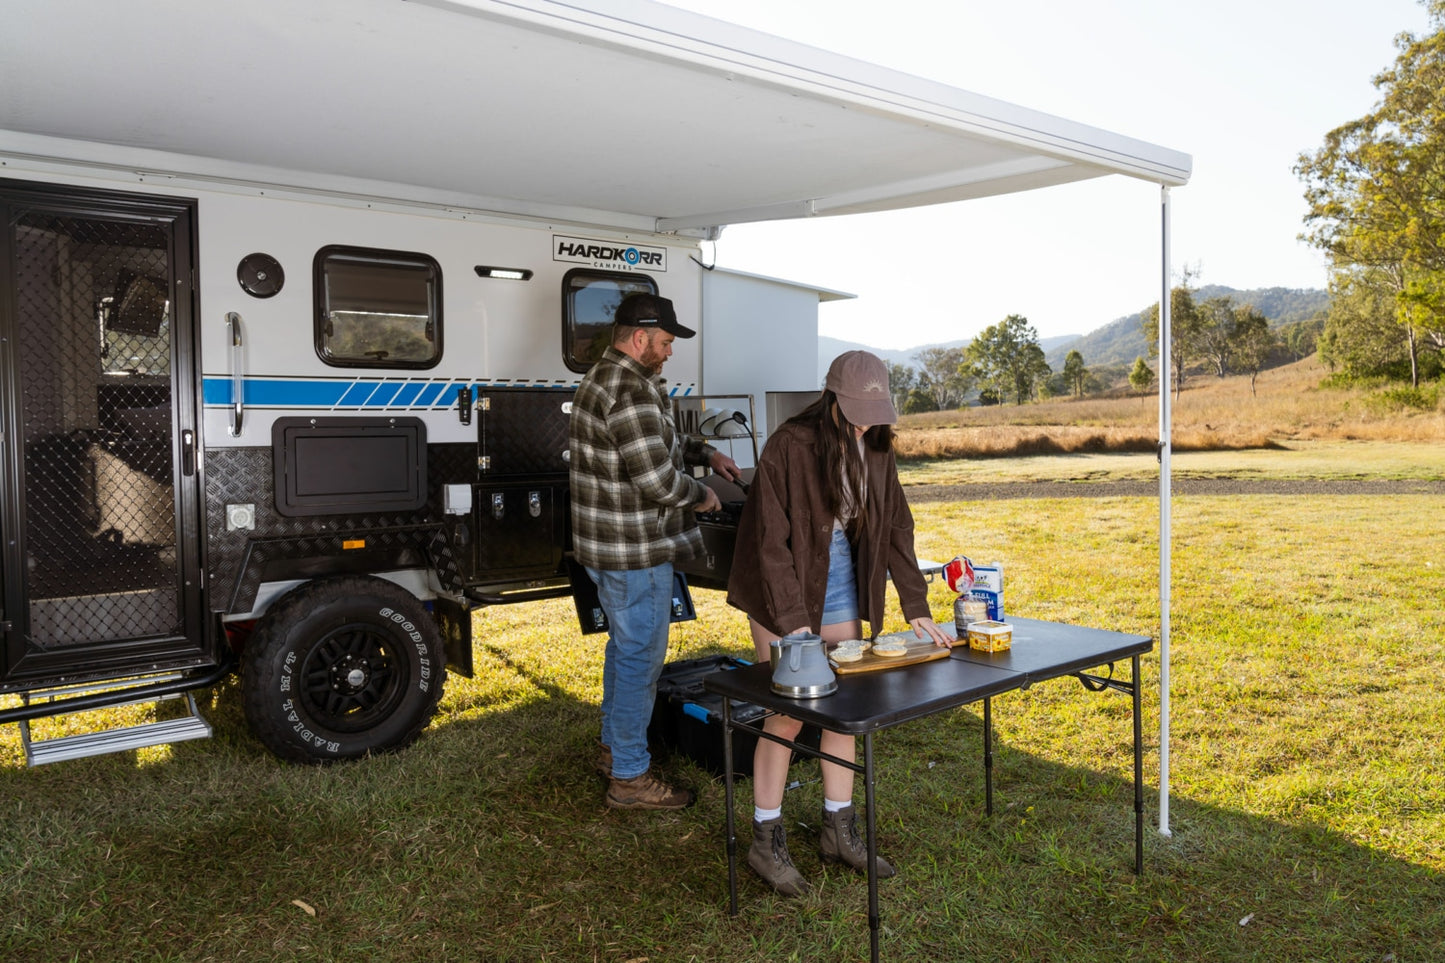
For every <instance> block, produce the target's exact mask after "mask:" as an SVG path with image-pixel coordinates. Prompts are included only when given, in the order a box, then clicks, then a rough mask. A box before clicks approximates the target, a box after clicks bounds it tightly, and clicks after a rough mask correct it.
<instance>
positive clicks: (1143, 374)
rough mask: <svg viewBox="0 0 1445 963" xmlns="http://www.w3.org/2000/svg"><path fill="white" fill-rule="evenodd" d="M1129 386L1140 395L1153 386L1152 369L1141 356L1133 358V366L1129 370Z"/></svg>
mask: <svg viewBox="0 0 1445 963" xmlns="http://www.w3.org/2000/svg"><path fill="white" fill-rule="evenodd" d="M1129 387H1131V388H1133V389H1134V390H1135V391H1137V392H1139V393H1140V394H1141V395H1142V394H1143V393H1144V392H1146V391H1148V390H1149V389H1150V388H1152V387H1154V369H1153V368H1151V367H1149V365H1148V364H1146V363H1145V361H1144V358H1143V357H1142V356H1141V357H1138V358H1135V359H1134V368H1133V370H1131V371H1130V372H1129Z"/></svg>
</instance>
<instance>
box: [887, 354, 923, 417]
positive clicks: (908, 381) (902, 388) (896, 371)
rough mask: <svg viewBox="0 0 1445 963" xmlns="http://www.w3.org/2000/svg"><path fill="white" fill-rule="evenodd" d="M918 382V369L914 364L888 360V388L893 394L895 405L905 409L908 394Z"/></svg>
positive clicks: (899, 408) (900, 409)
mask: <svg viewBox="0 0 1445 963" xmlns="http://www.w3.org/2000/svg"><path fill="white" fill-rule="evenodd" d="M917 384H918V371H917V369H916V368H914V367H913V366H912V365H906V364H900V363H899V362H897V361H890V362H888V390H889V391H890V392H892V394H893V407H895V408H897V409H898V410H899V411H902V410H903V407H904V402H906V401H907V400H908V394H909V392H911V391H912V390H913V389H914V387H915V386H916V385H917Z"/></svg>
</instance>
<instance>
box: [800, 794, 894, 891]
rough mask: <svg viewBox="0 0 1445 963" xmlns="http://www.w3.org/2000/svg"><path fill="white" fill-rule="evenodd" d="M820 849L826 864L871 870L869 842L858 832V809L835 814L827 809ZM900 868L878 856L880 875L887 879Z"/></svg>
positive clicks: (839, 811)
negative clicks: (869, 866) (869, 865)
mask: <svg viewBox="0 0 1445 963" xmlns="http://www.w3.org/2000/svg"><path fill="white" fill-rule="evenodd" d="M818 848H819V849H820V850H822V852H823V862H825V863H845V864H847V865H848V866H851V867H852V868H853V869H856V870H857V871H858V872H860V873H866V872H868V844H867V843H865V842H863V837H862V836H860V835H858V811H857V810H856V809H854V808H853V807H852V806H849V807H847V808H846V809H840V810H838V811H837V812H835V813H830V812H828V810H826V809H825V810H823V832H822V834H821V835H819V837H818ZM895 872H896V870H894V868H893V867H892V866H890V865H889V863H888V860H886V859H884V858H883V857H882V856H879V857H878V878H879V879H887V878H888V877H890V876H892V875H893V874H894V873H895Z"/></svg>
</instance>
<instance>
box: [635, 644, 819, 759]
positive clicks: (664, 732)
mask: <svg viewBox="0 0 1445 963" xmlns="http://www.w3.org/2000/svg"><path fill="white" fill-rule="evenodd" d="M748 664H749V663H747V662H745V661H743V660H742V659H735V658H733V657H732V656H728V655H712V656H705V657H703V658H700V659H685V660H683V661H681V662H669V663H667V664H666V665H664V666H663V667H662V675H661V677H660V678H659V679H658V680H657V700H656V702H654V703H653V707H652V722H651V723H650V724H649V725H648V727H647V741H648V742H649V743H650V744H651V745H652V746H654V747H656V748H660V749H664V750H667V751H671V752H676V753H681V754H682V755H684V756H686V757H687V758H689V759H691V760H692V761H693V762H695V763H697V764H698V765H699V766H701V767H702V768H704V769H706V770H708V771H709V772H711V773H713V774H714V775H718V776H721V775H723V774H724V773H723V732H722V729H723V727H722V696H720V695H717V694H716V693H712V692H707V691H705V690H704V689H703V687H702V679H703V676H706V675H710V674H712V673H713V672H717V671H720V670H727V669H735V668H737V667H739V666H744V665H748ZM732 714H733V719H734V720H735V721H740V722H748V723H757V724H759V725H761V720H762V718H763V716H764V715H766V711H765V710H764V709H762V708H760V707H759V706H755V705H752V704H750V703H734V704H733V707H732ZM818 737H819V732H818V729H817V727H816V726H805V727H804V729H803V733H802V735H801V738H800V739H799V741H800V742H801V743H802V744H803V745H807V746H811V747H813V748H817V746H818ZM757 744H758V737H757V736H755V735H753V734H752V733H750V732H744V731H742V730H739V729H734V730H733V775H735V776H751V775H752V774H753V749H754V748H755V747H756V746H757ZM795 759H796V754H795Z"/></svg>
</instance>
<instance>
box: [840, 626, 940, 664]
mask: <svg viewBox="0 0 1445 963" xmlns="http://www.w3.org/2000/svg"><path fill="white" fill-rule="evenodd" d="M945 631H947V629H945ZM950 634H951V633H950ZM882 639H897V640H899V641H900V642H902V643H903V644H904V645H906V646H908V651H907V652H906V653H904V654H903V655H874V654H873V650H872V649H871V648H870V649H869V650H868V651H867V652H864V653H863V658H862V659H861V660H859V661H857V662H835V661H833V660H832V659H831V658H830V659H829V660H828V663H829V664H830V665H832V666H833V671H834V672H836V673H837V674H838V675H854V674H855V673H858V672H879V671H882V670H883V669H896V668H898V667H899V666H900V665H916V664H917V663H919V662H932V661H934V660H935V659H946V658H948V653H949V651H950V650H949V649H940V648H939V647H938V646H936V645H934V644H933V641H932V640H931V639H920V638H918V637H917V636H915V635H914V634H913V630H912V629H909V630H907V631H904V632H890V633H888V634H886V635H880V636H878V639H876V640H874V641H875V642H876V641H880V640H882ZM954 644H955V645H957V644H958V643H956V642H955V643H954ZM965 644H967V643H965Z"/></svg>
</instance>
